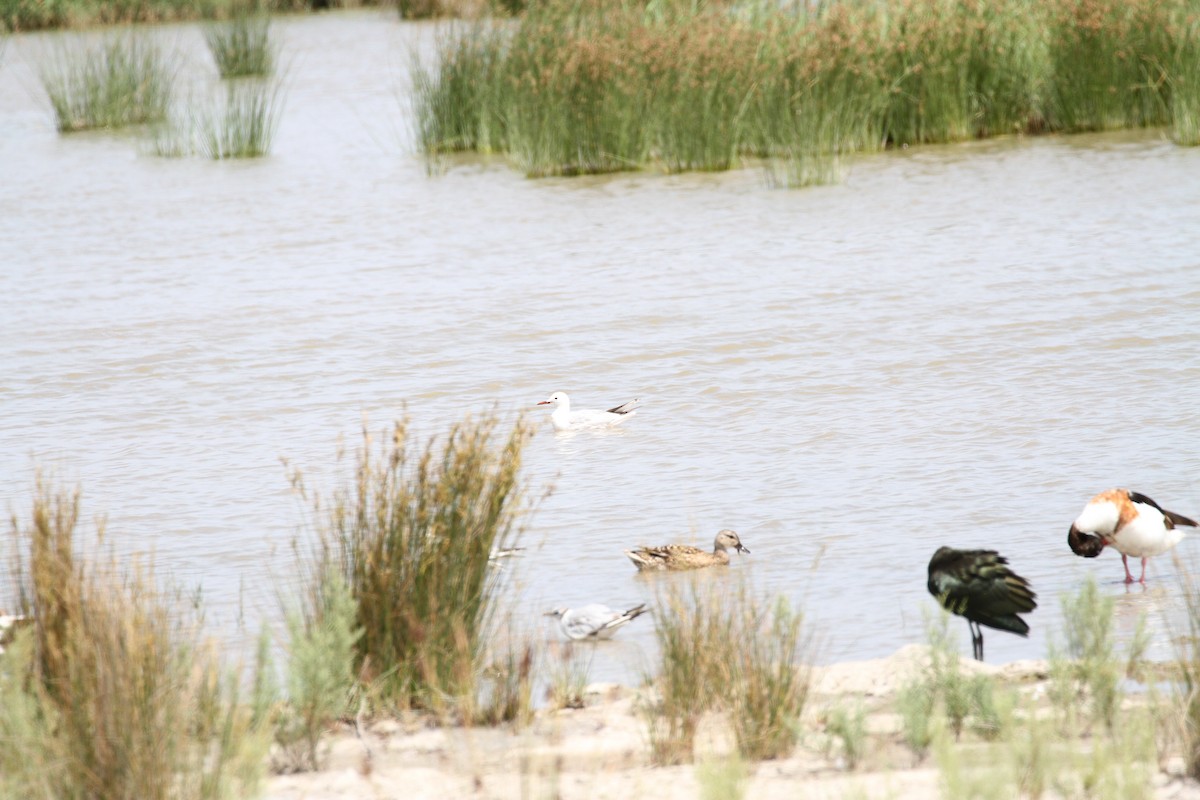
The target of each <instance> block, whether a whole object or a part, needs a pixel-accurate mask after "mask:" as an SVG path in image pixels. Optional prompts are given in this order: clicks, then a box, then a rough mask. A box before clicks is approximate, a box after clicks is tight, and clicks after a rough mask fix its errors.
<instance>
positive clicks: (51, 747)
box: [0, 478, 271, 800]
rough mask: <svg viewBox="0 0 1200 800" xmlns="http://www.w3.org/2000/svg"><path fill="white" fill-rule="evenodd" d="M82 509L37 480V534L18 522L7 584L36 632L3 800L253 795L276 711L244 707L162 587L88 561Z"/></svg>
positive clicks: (9, 685)
mask: <svg viewBox="0 0 1200 800" xmlns="http://www.w3.org/2000/svg"><path fill="white" fill-rule="evenodd" d="M79 507H80V496H79V492H78V491H75V492H63V491H57V492H56V491H54V490H53V489H52V488H51V487H49V486H48V485H47V484H46V483H45V482H44V481H42V480H41V479H40V478H39V480H38V485H37V491H36V494H35V497H34V501H33V509H32V515H31V518H30V521H29V522H28V523H27V524H22V523H20V522H19V521H18V520H17V519H15V518H14V519H13V525H12V534H13V543H14V545H15V549H16V552H17V556H16V561H15V563H14V565H13V569H12V572H11V573H10V575H8V576H7V578H8V579H9V580H8V581H6V583H7V584H8V585H11V586H14V587H16V588H17V591H18V592H19V599H18V603H19V608H20V610H21V613H23V614H25V615H27V616H29V617H30V618H32V619H34V620H35V624H34V625H33V626H32V627H31V628H29V629H27V630H24V631H21V632H20V633H18V641H17V642H16V643H15V644H14V646H13V647H12V648H11V649H9V650H8V651H6V653H5V655H4V657H3V659H0V662H3V666H2V670H3V672H4V673H5V679H4V680H0V694H3V695H4V709H5V713H3V714H0V740H3V741H4V747H0V795H3V796H6V797H23V798H63V797H137V798H146V799H147V800H154V799H155V798H162V800H167V799H168V798H170V799H172V800H175V799H178V798H182V799H185V800H186V799H187V798H197V799H200V798H227V797H242V796H247V795H249V794H253V793H254V791H255V790H256V787H257V785H258V783H259V781H260V780H261V778H262V772H263V760H264V757H265V755H266V750H267V745H268V743H269V736H270V734H269V728H270V725H269V720H270V716H271V711H270V704H271V698H270V697H268V696H267V695H266V694H264V693H260V692H258V691H257V690H256V691H255V692H253V694H252V696H251V702H250V704H249V705H247V704H245V703H244V702H243V701H242V699H241V689H240V683H241V682H240V680H238V678H237V676H236V675H233V674H231V673H229V672H228V671H227V670H225V669H224V668H223V667H222V666H221V665H220V663H219V661H218V658H217V656H216V654H215V653H214V652H213V651H212V648H211V647H210V646H209V645H208V644H206V643H205V642H204V641H202V640H201V639H200V638H199V636H198V634H197V630H198V624H197V622H196V621H189V620H188V619H187V618H186V616H185V615H184V614H183V613H182V612H181V609H180V608H179V607H177V604H175V603H171V602H168V600H167V599H165V598H164V597H163V596H162V594H161V593H160V592H159V590H158V589H157V588H156V587H155V585H154V581H153V577H152V575H149V574H147V573H146V572H144V571H140V570H137V569H132V570H129V571H125V572H122V571H121V570H118V569H117V568H116V567H115V566H114V565H112V564H105V565H96V564H92V563H85V562H84V560H82V559H80V558H79V557H78V555H77V552H76V542H75V528H76V523H77V521H78V515H79ZM260 667H261V665H260ZM259 685H260V684H259V681H258V680H257V677H256V680H255V686H256V687H257V686H259Z"/></svg>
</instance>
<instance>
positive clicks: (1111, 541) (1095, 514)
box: [1067, 489, 1197, 583]
mask: <svg viewBox="0 0 1200 800" xmlns="http://www.w3.org/2000/svg"><path fill="white" fill-rule="evenodd" d="M1181 526H1182V527H1187V528H1195V527H1197V525H1196V521H1195V520H1192V519H1189V518H1187V517H1185V516H1183V515H1182V514H1176V513H1175V512H1174V511H1167V510H1166V509H1165V508H1163V507H1162V506H1160V505H1159V504H1158V503H1156V502H1154V501H1153V500H1151V499H1150V498H1149V497H1147V496H1146V495H1144V494H1139V493H1138V492H1131V491H1129V490H1128V489H1109V490H1108V491H1107V492H1101V493H1100V494H1098V495H1096V496H1095V497H1093V498H1092V499H1091V500H1089V501H1088V504H1087V505H1086V506H1084V507H1083V511H1081V512H1080V513H1079V516H1078V517H1076V518H1075V522H1074V523H1073V524H1072V525H1071V530H1070V531H1068V532H1067V544H1068V545H1069V546H1070V548H1071V552H1073V553H1074V554H1075V555H1077V556H1083V557H1084V558H1095V557H1096V556H1098V555H1100V552H1101V551H1102V550H1104V548H1105V547H1108V546H1111V547H1112V548H1113V549H1114V550H1116V551H1117V552H1118V553H1120V554H1121V563H1122V564H1124V565H1125V582H1126V583H1133V573H1132V572H1130V571H1129V556H1133V557H1135V558H1140V559H1141V560H1142V577H1141V578H1139V579H1138V580H1139V581H1140V582H1141V583H1145V582H1146V561H1147V560H1148V559H1150V558H1151V557H1152V556H1157V555H1161V554H1163V553H1165V552H1166V551H1168V550H1170V549H1171V548H1172V547H1174V546H1175V545H1177V544H1179V542H1180V540H1181V539H1183V531H1181V530H1180V529H1179V528H1180V527H1181Z"/></svg>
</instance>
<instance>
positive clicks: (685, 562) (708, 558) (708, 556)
mask: <svg viewBox="0 0 1200 800" xmlns="http://www.w3.org/2000/svg"><path fill="white" fill-rule="evenodd" d="M730 547H732V548H733V549H735V550H737V551H738V552H739V553H749V552H750V550H749V548H746V547H743V546H742V540H741V539H740V538H738V535H737V534H736V533H734V532H733V531H731V530H729V529H728V528H727V529H725V530H723V531H720V532H719V533H718V534H717V538H716V539H715V540H714V541H713V550H712V552H711V553H710V552H708V551H707V550H701V549H700V548H699V547H692V546H691V545H690V544H668V545H663V546H661V547H645V546H643V547H639V548H637V549H635V550H626V551H625V555H627V556H628V557H629V560H630V561H632V562H633V564H634V566H636V567H637V568H638V569H639V570H660V569H699V568H700V567H716V566H723V565H725V564H728V563H729V550H728V548H730Z"/></svg>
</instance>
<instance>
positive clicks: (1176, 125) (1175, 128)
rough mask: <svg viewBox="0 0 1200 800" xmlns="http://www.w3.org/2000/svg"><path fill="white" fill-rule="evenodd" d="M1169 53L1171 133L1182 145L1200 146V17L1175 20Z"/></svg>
mask: <svg viewBox="0 0 1200 800" xmlns="http://www.w3.org/2000/svg"><path fill="white" fill-rule="evenodd" d="M1173 30H1174V31H1175V32H1176V35H1175V36H1173V37H1172V41H1173V44H1174V52H1173V53H1172V54H1171V70H1170V80H1171V84H1170V90H1171V134H1172V136H1173V137H1174V139H1175V141H1176V142H1177V143H1179V144H1181V145H1185V146H1188V147H1195V146H1197V145H1200V14H1196V13H1192V14H1188V15H1186V16H1181V17H1177V18H1176V20H1175V23H1174V28H1173Z"/></svg>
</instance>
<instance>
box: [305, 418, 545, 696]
mask: <svg viewBox="0 0 1200 800" xmlns="http://www.w3.org/2000/svg"><path fill="white" fill-rule="evenodd" d="M497 428H498V422H497V420H496V419H495V418H494V417H483V418H479V419H468V420H466V421H464V422H462V423H460V424H457V425H455V426H454V427H453V428H451V430H450V432H449V433H448V434H447V435H446V436H445V437H442V438H441V439H440V440H439V439H437V438H434V439H431V440H430V441H429V442H428V443H427V444H426V445H425V446H424V447H417V446H414V444H413V442H412V441H411V439H410V435H409V431H408V426H407V424H405V423H400V424H397V425H396V426H395V428H394V430H393V434H392V436H391V438H390V439H389V440H388V441H386V442H384V443H382V444H379V445H376V444H375V443H373V442H372V440H371V437H370V436H369V435H368V434H367V432H366V431H364V432H363V445H362V447H361V448H360V449H359V451H358V454H357V463H356V465H355V470H354V482H353V484H352V485H350V486H348V487H346V488H344V489H342V490H340V491H338V492H337V493H336V494H335V495H334V496H333V502H332V503H331V504H330V505H329V507H328V508H322V507H321V506H320V505H319V500H318V510H319V511H320V513H321V519H322V520H323V523H322V526H321V530H320V533H321V545H320V551H319V553H318V557H317V559H316V560H317V562H318V566H317V568H316V570H315V571H314V573H313V580H312V581H311V584H310V590H309V591H310V595H311V598H310V601H309V602H310V603H311V604H312V606H313V607H318V608H319V607H322V606H323V605H324V602H325V601H324V597H325V596H326V595H327V594H328V593H329V592H330V591H332V587H331V584H330V583H329V582H327V581H323V580H322V579H321V578H322V576H324V575H326V574H328V570H333V571H335V572H336V573H337V574H339V575H340V576H341V577H342V579H343V580H344V581H345V583H346V585H347V586H348V587H349V589H350V593H351V595H352V596H353V598H354V602H355V605H356V621H357V625H358V626H359V627H361V629H362V631H363V633H362V636H361V637H360V638H358V639H357V641H356V643H355V674H356V675H357V676H358V677H359V679H360V680H361V681H363V682H364V683H365V685H367V686H368V687H369V689H370V692H371V694H372V696H373V697H374V698H375V700H376V702H378V703H379V704H380V705H381V706H382V707H384V708H392V709H397V708H422V709H430V710H434V711H439V712H441V711H445V712H456V711H459V710H461V709H464V708H466V709H470V708H471V707H472V706H471V704H472V703H473V702H474V692H475V690H476V688H477V686H478V683H479V678H480V672H481V670H482V669H483V667H484V666H485V664H484V662H485V657H486V647H485V645H486V641H485V635H486V633H487V631H488V625H489V621H490V620H491V618H492V614H493V611H494V609H495V607H496V603H497V590H498V588H499V581H500V580H502V576H503V575H504V573H503V572H502V571H500V570H489V568H488V558H489V556H490V554H491V552H492V550H493V549H495V548H500V547H505V546H510V545H511V539H512V537H513V536H515V535H516V533H517V525H518V519H519V515H520V513H521V511H522V500H523V487H522V484H521V482H520V466H521V452H522V449H523V446H524V444H525V442H526V440H527V438H528V435H529V431H530V429H529V428H528V426H527V425H526V424H524V423H523V422H518V423H517V424H516V425H515V426H514V427H513V428H512V430H511V431H509V432H508V434H507V435H504V436H501V435H500V434H499V432H498V430H497Z"/></svg>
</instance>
